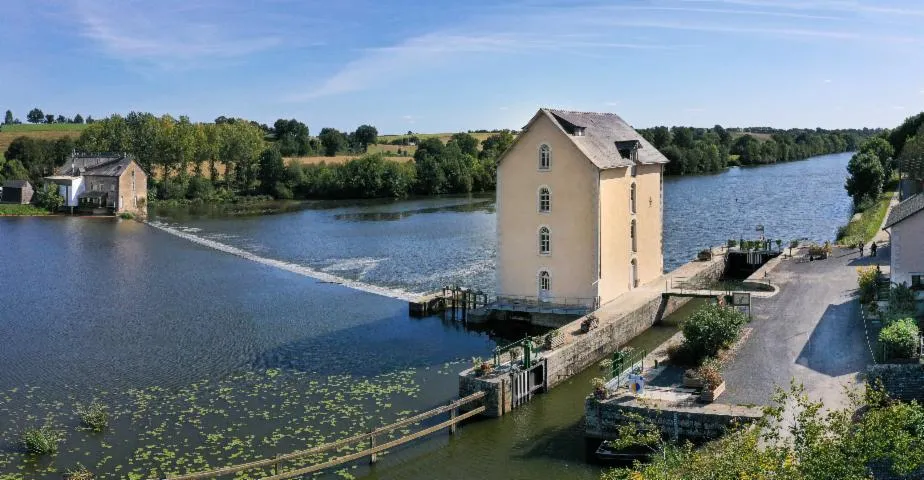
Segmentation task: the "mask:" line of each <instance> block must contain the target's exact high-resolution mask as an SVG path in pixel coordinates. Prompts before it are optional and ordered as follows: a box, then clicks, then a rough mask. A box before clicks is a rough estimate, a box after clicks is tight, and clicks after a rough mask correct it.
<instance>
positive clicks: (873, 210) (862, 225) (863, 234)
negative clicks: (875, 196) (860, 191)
mask: <svg viewBox="0 0 924 480" xmlns="http://www.w3.org/2000/svg"><path fill="white" fill-rule="evenodd" d="M894 194H895V192H894V191H892V190H889V191H886V192H882V194H880V195H879V200H878V201H877V202H876V203H875V205H873V206H872V207H870V208H869V209H867V210H864V211H863V212H861V213H862V215H861V216H860V218H859V219H857V220H851V221H850V223H848V224H847V225H846V226H844V227H842V228H841V229H840V230H838V232H837V243H839V244H841V245H856V244H857V243H860V242H861V241H862V242H863V243H866V242H869V241H870V240H872V239H873V237H874V236H876V233H877V232H879V227H880V226H882V219H883V218H885V215H886V212H887V211H888V210H889V202H891V201H892V196H893V195H894Z"/></svg>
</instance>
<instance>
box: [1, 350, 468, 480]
mask: <svg viewBox="0 0 924 480" xmlns="http://www.w3.org/2000/svg"><path fill="white" fill-rule="evenodd" d="M443 369H445V370H446V371H447V372H448V370H449V369H450V367H449V365H448V364H447V365H444V366H443ZM424 374H426V375H428V377H427V378H432V376H434V375H435V376H437V377H439V374H437V373H436V372H432V373H429V372H425V373H424ZM419 375H421V373H420V372H418V371H416V370H413V369H403V370H397V371H393V372H389V373H386V374H382V375H378V376H374V377H357V376H352V375H330V376H322V375H318V374H314V373H308V372H301V371H287V370H279V369H270V370H265V371H250V372H245V373H239V374H234V375H230V376H228V377H227V378H224V379H222V380H218V381H215V380H203V381H200V382H196V383H192V384H189V385H186V386H184V387H182V388H179V389H166V388H161V387H149V388H143V389H133V390H128V391H126V392H98V393H97V395H96V397H97V398H98V399H99V400H94V401H92V402H89V403H83V402H82V401H81V400H82V399H81V398H80V396H81V395H85V391H83V390H80V393H79V394H78V393H75V394H73V395H70V396H68V397H67V398H64V399H56V400H51V399H49V398H46V397H48V396H50V395H46V394H45V392H42V391H39V390H38V389H37V388H35V387H29V386H21V387H19V388H15V389H10V390H8V391H5V392H0V446H2V445H4V444H6V445H15V444H17V439H19V441H21V442H22V444H23V445H24V446H26V449H13V448H2V447H0V480H21V479H23V478H29V479H30V480H31V479H48V480H51V479H54V480H59V479H61V478H62V474H64V475H68V474H76V473H79V472H78V471H77V470H71V471H70V473H68V472H67V471H65V467H66V466H67V465H71V466H73V465H77V464H82V465H86V468H85V470H86V474H90V475H93V476H92V477H80V476H71V477H68V478H73V479H75V480H84V479H86V478H94V479H117V478H118V479H122V478H128V479H143V478H164V477H167V476H170V475H179V474H183V473H189V472H194V471H200V470H205V469H210V468H217V467H222V466H228V465H235V464H239V463H244V462H248V461H252V460H257V459H261V458H267V457H271V456H272V455H274V454H276V453H286V452H291V451H296V450H301V449H305V448H310V447H313V446H317V445H321V444H324V443H327V442H331V441H335V440H339V439H341V438H345V437H349V436H352V435H355V434H357V433H360V432H365V431H368V430H370V429H372V428H376V427H379V426H382V425H386V424H389V423H392V422H394V421H397V420H399V419H400V418H407V417H408V416H410V415H413V414H414V413H415V412H417V411H419V410H424V409H428V408H432V407H433V401H432V400H430V401H426V400H421V399H419V398H418V397H419V395H420V393H421V392H420V382H419V380H420V377H419ZM442 378H444V379H446V381H450V379H449V378H447V377H442ZM75 391H77V390H76V389H75ZM49 393H50V392H49ZM84 402H85V400H84ZM392 405H394V406H396V407H395V408H393V407H392ZM408 407H410V408H408ZM39 419H47V421H46V423H45V426H43V427H41V428H33V429H30V430H28V431H26V434H25V435H22V437H19V436H18V435H19V433H18V432H21V431H22V429H21V427H19V426H18V425H20V424H32V423H35V422H38V421H39ZM104 420H105V422H104ZM99 427H102V428H99ZM71 429H73V433H69V434H68V435H67V436H66V438H65V437H64V435H63V431H65V430H68V431H71ZM97 432H99V433H97ZM400 435H401V432H400V431H396V432H392V434H391V435H390V436H388V435H383V438H382V439H381V440H380V441H387V439H386V438H385V437H388V438H397V437H398V436H400ZM363 448H364V446H363V445H350V446H348V447H345V448H343V449H341V450H339V451H336V452H329V453H328V454H325V455H316V456H314V457H309V458H304V459H301V460H298V461H293V462H287V463H286V464H284V465H283V467H284V469H286V470H288V469H293V468H298V467H300V466H305V465H309V464H313V463H317V462H320V461H324V460H325V459H327V458H329V456H338V455H343V454H347V453H352V452H357V451H360V450H362V449H363ZM56 451H57V453H55V452H56ZM28 452H33V453H32V454H29V453H28ZM38 453H43V454H51V455H46V456H38V455H36V454H38ZM354 466H355V465H354ZM77 468H81V467H77ZM82 471H83V470H81V471H80V472H82ZM91 472H92V473H91ZM330 473H331V474H337V475H339V476H341V477H343V478H351V477H352V475H353V474H352V473H351V472H350V471H349V470H347V469H342V470H340V471H337V472H330ZM269 474H271V472H270V469H264V470H263V471H260V469H256V470H253V471H248V472H242V475H240V476H239V478H255V477H259V476H261V475H269Z"/></svg>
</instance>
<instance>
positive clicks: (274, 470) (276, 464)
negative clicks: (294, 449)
mask: <svg viewBox="0 0 924 480" xmlns="http://www.w3.org/2000/svg"><path fill="white" fill-rule="evenodd" d="M273 475H279V454H278V453H277V454H276V463H274V464H273Z"/></svg>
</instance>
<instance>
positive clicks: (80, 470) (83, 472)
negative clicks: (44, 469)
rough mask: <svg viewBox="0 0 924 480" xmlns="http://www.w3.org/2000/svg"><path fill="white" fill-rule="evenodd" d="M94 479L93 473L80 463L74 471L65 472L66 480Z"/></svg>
mask: <svg viewBox="0 0 924 480" xmlns="http://www.w3.org/2000/svg"><path fill="white" fill-rule="evenodd" d="M94 478H95V476H94V475H93V472H91V471H90V470H89V469H88V468H87V467H85V466H83V464H81V463H78V464H77V466H76V467H75V468H73V469H71V468H68V469H67V471H66V472H64V480H93V479H94Z"/></svg>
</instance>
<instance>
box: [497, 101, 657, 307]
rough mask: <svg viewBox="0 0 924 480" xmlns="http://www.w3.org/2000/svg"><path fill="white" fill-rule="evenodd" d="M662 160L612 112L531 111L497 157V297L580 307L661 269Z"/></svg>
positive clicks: (652, 276)
mask: <svg viewBox="0 0 924 480" xmlns="http://www.w3.org/2000/svg"><path fill="white" fill-rule="evenodd" d="M667 161H668V160H667V158H665V157H664V155H662V154H661V153H660V152H658V150H657V149H655V148H654V147H653V146H652V145H651V144H649V143H648V142H647V141H646V140H645V139H644V138H642V136H641V135H639V134H638V132H636V131H635V130H634V129H633V128H632V127H631V126H629V124H627V123H626V122H625V121H624V120H623V119H622V118H620V117H619V116H618V115H615V114H611V113H586V112H570V111H563V110H553V109H546V108H543V109H540V110H539V111H538V112H536V114H535V115H534V116H533V118H532V119H531V120H530V121H529V123H528V124H527V125H526V127H524V128H523V131H522V132H521V133H520V135H519V136H518V137H517V140H516V141H515V142H514V144H513V145H512V146H511V147H510V149H509V150H507V152H506V153H505V154H504V155H503V156H502V157H501V159H500V160H499V162H498V167H497V289H498V297H499V303H505V302H506V303H508V304H522V305H527V306H528V305H539V306H543V305H550V306H559V307H562V308H560V309H559V313H582V312H583V311H587V310H589V309H592V308H594V307H596V306H599V305H602V304H605V303H607V302H609V301H611V300H613V299H614V298H616V297H617V296H618V295H620V294H622V293H624V292H627V291H629V290H631V289H633V288H636V287H638V286H639V285H642V284H644V283H647V282H649V281H652V280H654V279H656V278H658V277H659V276H661V275H662V273H663V270H664V264H663V256H662V233H663V232H662V212H663V208H662V204H663V203H662V202H663V185H664V184H663V181H662V178H663V172H664V168H663V167H664V164H665V163H667Z"/></svg>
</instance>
